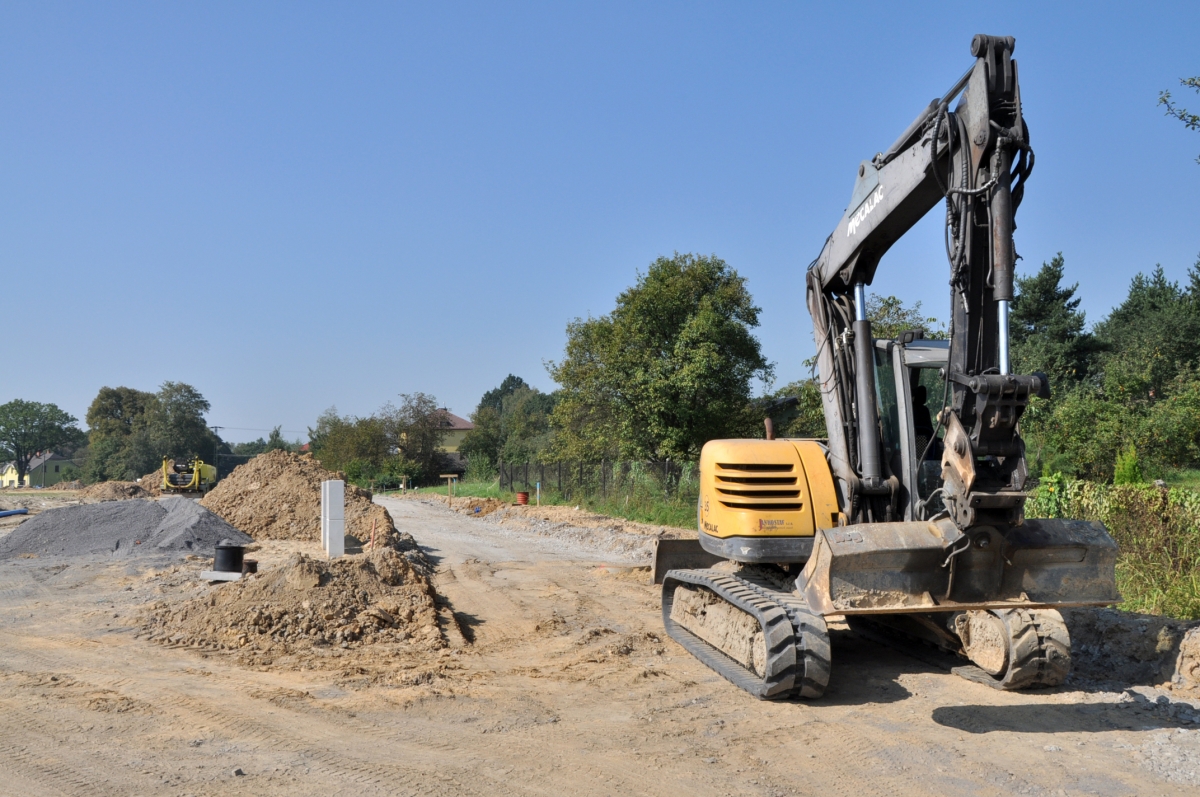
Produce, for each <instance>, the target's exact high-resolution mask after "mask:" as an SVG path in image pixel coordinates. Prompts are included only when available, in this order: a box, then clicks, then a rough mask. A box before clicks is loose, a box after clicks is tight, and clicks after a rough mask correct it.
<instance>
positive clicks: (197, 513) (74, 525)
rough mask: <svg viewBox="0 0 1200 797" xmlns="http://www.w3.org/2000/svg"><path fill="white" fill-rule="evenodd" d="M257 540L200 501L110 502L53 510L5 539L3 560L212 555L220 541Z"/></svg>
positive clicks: (1, 550) (0, 548) (1, 548)
mask: <svg viewBox="0 0 1200 797" xmlns="http://www.w3.org/2000/svg"><path fill="white" fill-rule="evenodd" d="M224 539H228V540H230V541H232V542H235V543H238V544H243V545H244V544H246V543H249V542H252V540H251V539H250V538H249V537H247V536H246V535H245V534H242V533H241V532H239V531H238V530H237V529H235V528H233V527H232V526H230V525H229V524H228V523H226V522H225V521H224V520H222V519H221V518H219V517H217V516H216V515H214V514H213V513H212V512H209V511H208V510H207V509H205V508H204V507H202V506H200V505H199V504H197V503H196V502H195V501H190V500H188V499H186V498H168V499H165V500H162V501H151V500H145V499H142V500H130V501H104V502H101V503H95V504H78V505H76V506H64V507H59V508H57V509H47V510H46V511H44V512H42V513H40V514H39V515H37V516H36V517H33V518H30V519H29V520H27V521H25V522H24V523H22V524H21V525H20V526H18V527H17V528H16V529H15V530H14V531H13V532H12V533H11V534H9V535H8V536H7V537H5V538H3V539H2V540H0V559H12V558H14V557H29V556H88V555H93V554H108V555H110V556H118V557H125V556H146V555H151V554H181V553H182V554H187V553H197V554H200V555H202V556H211V555H212V553H213V550H214V549H215V547H216V545H217V543H218V542H221V540H224Z"/></svg>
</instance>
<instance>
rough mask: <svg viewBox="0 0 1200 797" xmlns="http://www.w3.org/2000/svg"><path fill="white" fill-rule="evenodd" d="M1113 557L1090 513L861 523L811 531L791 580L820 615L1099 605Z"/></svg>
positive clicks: (1108, 600) (1110, 584)
mask: <svg viewBox="0 0 1200 797" xmlns="http://www.w3.org/2000/svg"><path fill="white" fill-rule="evenodd" d="M1116 559H1117V545H1116V543H1115V542H1114V541H1113V539H1112V537H1110V536H1109V534H1108V531H1107V530H1106V529H1105V528H1104V526H1103V525H1102V524H1100V523H1095V522H1090V521H1083V520H1026V521H1025V522H1024V523H1023V524H1022V525H1020V526H977V527H975V528H971V529H968V530H967V531H965V532H963V531H960V530H959V529H958V528H956V527H955V525H954V524H953V523H952V522H950V521H948V520H943V521H939V522H905V523H865V524H860V525H855V526H842V527H838V528H832V529H825V530H823V531H819V532H817V538H816V540H815V541H814V548H813V555H812V557H811V558H810V559H809V560H808V563H807V564H806V565H805V567H804V570H803V571H802V572H801V574H800V577H799V578H798V579H797V581H796V587H797V590H798V591H799V592H800V593H801V594H803V595H804V596H805V598H806V600H807V602H808V605H809V606H811V607H812V609H813V611H816V612H818V613H820V614H823V615H826V616H828V615H833V614H843V615H851V616H852V615H866V614H891V613H905V614H909V613H924V612H961V611H969V610H986V609H994V610H1005V609H1014V608H1024V609H1039V608H1045V609H1054V608H1059V607H1067V606H1106V605H1108V604H1112V603H1117V602H1119V601H1120V600H1121V597H1120V595H1119V594H1117V586H1116V575H1115V567H1116Z"/></svg>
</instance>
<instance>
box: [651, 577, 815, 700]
mask: <svg viewBox="0 0 1200 797" xmlns="http://www.w3.org/2000/svg"><path fill="white" fill-rule="evenodd" d="M681 586H683V587H685V588H689V589H690V588H700V589H701V590H707V591H708V592H709V593H711V594H712V595H715V596H716V597H717V598H719V599H720V600H722V601H725V602H726V603H728V604H729V605H731V606H733V607H735V608H736V609H738V610H740V611H741V612H744V613H745V614H747V615H749V616H750V617H751V618H753V620H754V621H755V622H756V623H757V624H758V628H759V631H760V632H761V635H762V640H761V642H762V650H761V651H760V653H761V658H760V660H759V661H757V664H758V665H759V667H760V668H761V672H756V671H755V668H754V667H753V666H747V665H746V663H744V662H741V661H739V660H737V659H735V658H734V657H733V656H731V655H729V654H728V653H726V652H724V651H722V650H721V649H720V648H718V647H716V646H714V645H713V644H711V643H709V642H707V641H705V640H704V639H701V638H700V637H699V636H697V635H696V634H695V633H693V632H692V631H690V630H688V629H687V628H684V627H683V626H682V625H681V624H680V623H678V622H676V621H675V619H673V617H672V609H673V608H674V604H675V598H676V595H675V592H676V589H677V588H678V587H681ZM662 594H663V599H662V613H663V626H664V627H665V628H666V631H667V634H668V635H669V636H670V637H671V638H672V639H674V640H675V641H676V642H678V643H679V644H680V645H682V646H683V647H684V648H685V649H687V651H688V652H689V653H691V654H692V655H693V656H695V657H696V658H698V659H699V660H700V661H702V662H703V663H704V664H706V665H707V666H708V667H709V668H710V669H712V670H714V671H716V672H717V673H718V674H720V675H721V676H722V677H723V678H725V679H726V680H727V681H729V682H730V683H732V684H733V685H734V686H737V687H738V688H739V689H742V690H744V691H746V692H749V693H750V694H752V695H754V696H755V697H758V698H761V699H764V700H782V699H785V698H789V697H803V698H809V699H813V698H818V697H820V696H821V695H822V694H824V692H825V687H826V685H827V684H828V683H829V662H830V649H829V633H828V630H827V629H826V626H825V620H824V619H823V618H822V617H821V616H819V615H817V614H814V613H813V612H812V611H810V610H809V608H808V604H807V603H806V602H805V601H804V599H803V598H802V597H800V596H798V595H796V594H794V593H790V592H784V591H782V590H779V589H776V588H774V587H773V586H771V585H770V584H768V583H766V582H765V581H764V580H762V579H758V578H754V577H753V576H749V577H747V576H744V575H734V574H732V573H726V572H721V571H717V570H671V571H669V572H668V573H667V574H666V576H665V577H664V579H663V593H662ZM752 658H759V657H752Z"/></svg>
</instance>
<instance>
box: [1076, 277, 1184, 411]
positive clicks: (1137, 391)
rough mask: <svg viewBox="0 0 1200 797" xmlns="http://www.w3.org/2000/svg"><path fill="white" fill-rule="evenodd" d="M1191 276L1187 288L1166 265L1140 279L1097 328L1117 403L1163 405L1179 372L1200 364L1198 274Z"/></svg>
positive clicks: (1111, 393) (1107, 379) (1107, 385)
mask: <svg viewBox="0 0 1200 797" xmlns="http://www.w3.org/2000/svg"><path fill="white" fill-rule="evenodd" d="M1197 266H1198V267H1200V263H1198V264H1197ZM1188 275H1189V277H1190V280H1191V284H1190V285H1189V287H1188V288H1187V289H1183V288H1181V287H1180V286H1179V283H1177V282H1171V281H1169V280H1168V279H1167V278H1166V276H1165V275H1164V273H1163V270H1162V266H1158V267H1156V268H1155V269H1154V271H1153V273H1151V275H1150V276H1149V277H1147V276H1145V275H1144V274H1138V275H1137V276H1135V277H1134V278H1133V280H1132V282H1131V283H1130V286H1129V295H1128V296H1127V297H1126V298H1125V301H1124V302H1122V303H1121V304H1120V305H1119V306H1118V307H1116V308H1114V309H1113V311H1112V312H1111V313H1110V314H1109V316H1108V317H1107V318H1106V319H1104V320H1103V321H1101V322H1100V323H1099V324H1097V325H1096V329H1095V334H1096V337H1097V338H1098V339H1099V340H1100V341H1101V342H1102V343H1103V344H1105V346H1106V348H1107V349H1108V351H1107V352H1106V353H1105V355H1104V356H1103V357H1102V358H1101V367H1102V368H1103V372H1104V388H1105V391H1106V392H1107V393H1108V394H1109V397H1110V398H1112V399H1113V400H1116V401H1130V400H1140V401H1156V400H1159V399H1161V398H1163V396H1164V395H1165V393H1164V391H1165V390H1166V389H1167V388H1168V387H1169V386H1170V384H1171V382H1172V380H1173V379H1174V378H1175V376H1176V375H1178V374H1179V373H1180V372H1181V369H1183V368H1185V367H1193V366H1197V365H1200V349H1197V348H1196V340H1198V339H1200V271H1198V270H1197V268H1193V269H1191V270H1189V272H1188Z"/></svg>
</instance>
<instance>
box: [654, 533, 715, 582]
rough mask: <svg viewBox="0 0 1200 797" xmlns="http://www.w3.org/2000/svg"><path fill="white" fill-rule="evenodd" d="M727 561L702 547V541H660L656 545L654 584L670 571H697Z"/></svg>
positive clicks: (661, 580)
mask: <svg viewBox="0 0 1200 797" xmlns="http://www.w3.org/2000/svg"><path fill="white" fill-rule="evenodd" d="M723 561H725V560H724V559H722V558H721V557H719V556H717V555H716V554H712V553H709V552H708V551H706V550H704V549H703V548H701V547H700V540H658V541H657V542H656V543H655V545H654V583H655V584H661V583H663V577H664V576H665V575H666V574H667V571H669V570H696V569H701V568H706V567H712V566H713V565H715V564H717V563H719V562H723Z"/></svg>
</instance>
